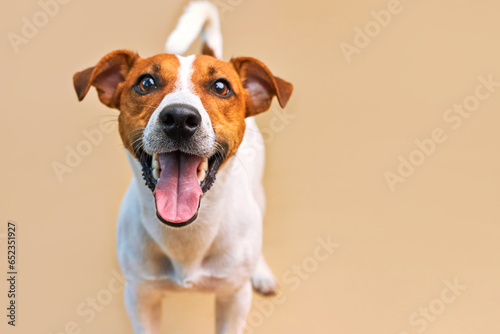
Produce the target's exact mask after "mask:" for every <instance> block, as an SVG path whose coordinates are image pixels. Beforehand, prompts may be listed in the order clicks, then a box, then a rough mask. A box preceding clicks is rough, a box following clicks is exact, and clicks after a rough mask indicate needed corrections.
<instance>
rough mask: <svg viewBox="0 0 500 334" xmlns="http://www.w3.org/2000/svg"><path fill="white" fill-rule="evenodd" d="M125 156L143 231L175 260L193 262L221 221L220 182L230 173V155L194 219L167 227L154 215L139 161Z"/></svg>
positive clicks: (204, 253) (204, 250)
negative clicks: (137, 202) (133, 185)
mask: <svg viewBox="0 0 500 334" xmlns="http://www.w3.org/2000/svg"><path fill="white" fill-rule="evenodd" d="M127 158H128V160H129V163H130V166H131V168H132V171H133V173H134V180H133V181H132V182H136V183H137V187H138V194H139V205H140V208H141V215H142V221H143V224H144V227H145V229H146V231H147V232H148V233H149V235H150V236H151V238H152V239H153V240H155V241H156V243H157V244H158V246H159V247H160V248H161V249H162V251H163V252H164V253H165V254H166V255H168V256H169V258H171V259H172V260H174V261H175V262H179V263H182V264H183V265H189V264H192V265H197V263H194V262H199V261H201V260H202V259H203V258H205V257H206V256H207V255H208V254H209V253H210V247H211V245H212V244H213V242H214V240H215V239H216V238H217V235H218V233H219V230H220V229H221V225H222V217H221V213H222V212H223V210H221V209H222V208H221V207H222V206H223V205H224V202H225V201H224V200H223V198H222V197H223V196H224V186H225V184H226V182H227V181H228V178H229V177H230V174H231V172H230V170H231V167H232V164H233V158H230V159H228V161H227V162H226V163H225V165H224V166H223V167H222V168H221V169H220V170H219V172H218V173H217V182H215V183H214V185H213V186H212V188H211V189H210V190H209V191H208V192H207V193H206V194H205V195H204V197H203V200H202V202H201V207H200V210H199V213H198V218H197V219H196V221H195V222H194V223H192V224H190V225H188V226H185V227H181V228H176V227H169V226H167V225H165V224H163V223H162V222H160V220H158V219H156V208H155V200H154V196H153V193H152V192H151V190H150V189H149V188H148V187H147V186H146V185H145V182H144V179H143V176H142V168H141V165H140V164H139V162H138V161H137V160H136V159H135V157H133V156H132V154H130V153H129V152H128V151H127Z"/></svg>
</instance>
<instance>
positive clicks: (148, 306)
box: [125, 282, 162, 334]
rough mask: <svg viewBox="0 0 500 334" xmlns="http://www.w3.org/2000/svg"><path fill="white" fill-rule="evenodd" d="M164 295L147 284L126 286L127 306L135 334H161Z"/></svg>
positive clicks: (127, 284)
mask: <svg viewBox="0 0 500 334" xmlns="http://www.w3.org/2000/svg"><path fill="white" fill-rule="evenodd" d="M161 299H162V294H161V292H160V291H159V290H158V289H155V288H153V287H151V286H149V285H146V284H136V283H133V282H127V283H126V284H125V306H126V308H127V312H128V315H129V317H130V321H131V322H132V328H133V329H134V334H160V325H161Z"/></svg>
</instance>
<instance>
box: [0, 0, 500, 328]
mask: <svg viewBox="0 0 500 334" xmlns="http://www.w3.org/2000/svg"><path fill="white" fill-rule="evenodd" d="M219 3H222V4H226V7H225V8H226V11H225V12H224V13H223V22H222V26H223V34H224V42H225V44H224V54H225V59H229V58H230V57H231V56H254V57H256V58H259V59H261V60H262V61H264V62H265V63H266V64H267V65H268V66H269V67H270V68H271V69H272V70H273V72H274V73H275V74H276V75H278V76H282V77H283V78H285V79H287V80H289V81H291V82H293V83H294V85H295V93H294V95H293V97H292V99H291V101H290V104H289V106H288V107H287V109H286V113H287V115H292V116H288V118H285V120H286V122H285V123H283V118H279V115H280V114H279V113H277V112H278V111H279V108H278V107H277V104H276V103H275V105H274V107H273V111H271V112H269V113H268V114H266V115H263V116H261V117H259V120H258V121H259V124H260V126H261V128H263V129H265V131H267V132H266V133H267V134H268V135H267V160H268V163H267V166H266V178H265V184H266V189H267V194H268V212H267V215H266V218H265V234H264V243H265V245H264V248H265V253H266V254H267V257H268V259H269V262H270V264H271V266H272V268H273V269H274V272H275V273H276V275H277V276H278V277H279V279H280V282H281V286H282V293H283V297H282V299H280V300H278V301H275V302H270V301H269V300H268V301H267V302H266V301H265V299H263V298H259V297H255V299H254V308H253V311H252V323H253V325H252V327H251V328H250V329H249V332H253V333H342V334H362V333H370V334H416V333H420V332H424V331H425V333H428V334H432V333H436V334H437V333H439V334H442V333H454V334H466V333H474V334H476V333H484V334H487V333H500V322H499V321H498V314H499V311H500V287H499V282H500V267H499V266H500V255H499V254H500V227H499V218H500V212H499V210H498V201H499V200H500V191H499V188H500V184H499V181H500V177H499V172H500V155H499V154H498V152H499V149H500V134H499V132H498V124H499V121H500V115H499V113H498V111H499V109H500V90H499V91H496V92H494V93H493V94H492V95H491V96H490V97H489V98H487V99H485V100H484V101H481V102H480V105H479V107H478V108H477V110H475V111H474V112H472V113H471V116H470V117H469V118H467V119H464V120H463V123H462V124H461V125H460V126H459V127H458V128H457V129H453V128H452V127H451V125H452V123H447V122H445V121H444V120H443V115H444V114H445V112H446V110H447V109H448V108H450V107H452V106H453V105H454V104H459V103H462V102H463V101H464V100H465V99H466V98H468V99H469V101H472V100H470V96H471V95H472V94H474V92H475V88H476V86H477V85H478V84H479V80H478V77H479V76H483V77H484V78H487V77H488V75H490V74H491V75H492V77H493V80H496V81H500V69H499V66H500V65H499V64H500V41H499V37H500V20H499V19H498V12H499V10H500V5H499V3H498V1H487V0H483V1H472V0H470V1H465V0H464V1H457V0H438V1H430V0H418V1H416V0H414V1H410V0H401V6H402V7H401V8H402V10H401V12H400V13H399V14H395V15H393V16H392V20H391V22H390V23H389V24H388V25H387V27H383V28H382V29H381V31H380V32H378V33H377V34H373V35H376V36H374V37H373V38H372V39H371V42H370V43H369V45H367V46H366V47H364V48H362V49H360V50H359V53H357V54H354V55H352V59H351V60H352V61H351V62H350V63H349V62H348V61H347V59H346V58H345V57H344V55H343V54H342V52H341V49H340V45H341V43H343V42H345V43H349V44H353V43H354V38H355V34H356V33H355V28H356V27H360V28H364V27H365V25H366V24H368V26H370V22H371V21H373V17H372V16H371V15H370V12H371V11H372V10H376V11H379V10H381V9H384V8H387V6H388V3H389V1H386V0H376V1H367V0H363V1H348V0H342V1H340V0H334V1H326V0H321V1H289V0H275V1H265V0H254V1H250V0H240V1H237V0H231V1H229V0H220V2H219ZM185 4H186V1H177V0H175V1H165V0H164V1H156V0H155V1H143V2H139V1H98V0H85V1H83V0H73V1H71V2H69V3H68V4H65V5H61V6H60V8H59V11H58V13H56V15H54V17H51V18H50V19H49V20H48V22H47V24H46V25H45V26H43V27H41V28H40V29H39V31H38V33H37V34H36V36H34V37H33V38H30V39H29V40H28V43H27V44H23V45H20V46H19V52H18V53H15V52H14V49H13V48H12V46H11V44H10V43H9V40H8V33H9V32H13V33H17V34H20V33H21V27H22V24H23V21H22V19H23V17H26V18H28V20H32V17H33V15H36V13H37V12H39V11H40V10H41V9H40V8H41V7H40V5H39V4H38V2H37V1H36V0H23V1H6V0H2V3H1V11H0V13H1V14H0V35H1V36H3V37H2V38H1V42H0V43H1V47H2V61H1V62H0V66H1V74H2V75H1V78H2V79H1V81H0V82H1V83H0V85H1V89H0V91H1V94H2V95H1V103H2V108H1V109H2V112H1V113H0V121H1V124H2V132H1V135H0V136H1V137H0V139H1V142H2V151H3V152H2V156H3V158H2V165H1V173H0V175H1V176H0V182H1V193H0V203H1V204H0V206H1V210H0V222H2V223H1V225H0V226H1V227H0V234H5V230H6V223H7V220H8V219H11V220H14V221H16V222H17V223H18V225H19V264H18V268H19V271H20V275H19V287H18V289H19V300H18V306H19V309H18V326H17V327H15V328H14V329H13V328H11V327H8V326H6V324H5V323H6V317H5V316H4V312H5V311H2V312H1V313H2V314H1V317H0V319H2V320H1V324H0V331H1V332H2V333H5V332H6V333H23V334H24V333H26V334H28V333H29V334H33V333H39V334H49V333H52V334H56V333H57V334H59V333H131V328H130V325H129V322H128V319H127V316H126V313H125V309H124V305H123V297H122V294H121V292H119V293H116V292H115V293H112V292H110V291H109V289H108V284H109V283H110V282H111V283H114V275H113V271H114V270H117V269H118V265H117V261H116V254H115V221H116V215H117V211H118V207H119V204H120V200H121V197H122V195H123V193H124V191H125V189H126V187H127V185H128V182H129V179H130V177H131V171H130V170H129V167H128V164H127V162H126V159H125V155H124V152H123V148H122V146H121V143H120V140H119V136H118V133H117V130H116V124H112V123H113V122H114V121H111V122H112V123H111V124H112V125H111V126H112V130H111V131H110V132H109V133H104V134H103V140H102V143H99V144H98V145H95V146H93V147H92V149H91V152H90V154H89V155H87V156H86V157H84V158H83V159H82V161H81V162H80V163H79V165H78V166H76V167H75V168H73V170H72V172H71V173H66V174H64V175H63V177H62V182H59V181H58V179H57V176H56V174H55V173H54V170H53V167H52V163H53V162H54V161H57V162H60V163H65V159H66V154H67V151H66V150H67V147H70V148H72V149H75V148H76V147H77V145H79V143H81V142H82V141H84V140H85V136H84V134H83V132H82V131H90V130H92V129H95V128H98V127H99V124H100V122H102V121H105V120H107V119H109V115H113V116H112V118H113V119H116V113H115V112H114V111H112V110H110V109H107V108H106V107H104V106H103V105H101V104H100V103H99V102H98V100H97V97H96V94H95V92H91V94H89V98H88V99H86V100H85V101H84V103H81V104H80V103H78V102H77V99H76V96H75V93H74V92H73V88H72V82H71V76H72V75H73V73H74V72H75V71H78V70H81V69H83V68H86V67H88V66H91V65H94V64H95V63H96V62H97V61H98V60H99V59H100V57H101V56H103V55H104V54H106V53H107V52H109V51H111V50H114V49H118V48H129V49H132V50H136V51H138V52H139V53H140V54H141V55H143V56H149V55H153V54H156V53H159V52H162V48H163V43H164V41H165V38H166V36H167V33H168V32H169V31H171V29H172V28H173V27H174V25H175V21H176V19H177V17H178V16H179V14H180V13H181V12H182V9H183V7H184V5H185ZM498 88H499V87H497V89H498ZM278 125H279V126H278ZM435 128H441V129H442V130H443V131H444V133H445V135H446V138H447V140H446V141H445V142H444V143H441V144H438V145H437V147H436V149H435V152H434V153H433V154H432V155H431V156H429V157H427V158H426V159H425V161H424V162H423V164H422V165H421V166H418V167H416V168H415V170H414V172H413V174H412V175H411V176H409V177H407V178H405V180H406V181H405V182H404V183H398V184H397V185H396V186H395V190H394V191H391V189H390V187H389V185H388V183H387V182H386V180H385V177H384V173H385V172H387V171H391V172H394V173H395V172H397V169H398V165H399V158H398V157H399V156H400V155H402V156H403V157H405V158H408V157H409V155H410V154H411V153H412V152H414V151H415V150H416V149H417V146H416V144H415V143H414V141H415V140H417V139H418V140H423V139H425V138H429V137H430V136H431V133H432V131H433V129H435ZM415 154H418V153H415ZM328 236H330V238H331V240H333V241H334V242H337V243H339V244H340V246H339V247H338V248H337V249H336V250H335V251H334V252H333V253H332V254H331V255H329V256H328V257H327V258H326V260H324V261H322V262H318V261H317V260H316V259H315V258H314V254H315V249H316V248H317V247H318V245H319V241H318V238H322V239H324V240H326V239H327V238H328ZM0 247H1V255H0V258H1V260H0V265H1V268H2V269H1V272H2V273H4V272H5V271H6V269H5V268H6V261H5V257H6V254H5V240H2V244H1V245H0ZM321 254H322V255H323V253H321ZM303 265H306V268H308V271H309V273H307V276H306V275H304V274H300V275H301V276H300V277H301V278H300V277H299V276H297V275H298V274H293V272H291V270H292V269H293V268H294V266H303ZM2 277H3V274H2ZM455 279H456V280H458V282H459V284H460V285H462V286H466V289H465V291H463V292H462V293H461V294H460V296H458V297H456V298H455V300H454V301H453V302H451V303H449V304H446V306H445V309H444V310H442V309H439V306H440V305H443V303H442V302H440V301H439V300H440V298H441V292H442V291H443V289H445V288H446V284H445V283H444V281H445V280H449V281H450V282H453V281H454V280H455ZM1 282H2V283H1V284H0V289H1V290H0V295H1V296H2V298H0V302H1V303H2V306H1V308H0V309H2V310H4V309H5V307H4V305H6V304H5V303H6V302H7V300H6V298H5V295H6V290H7V286H6V284H5V283H6V282H5V280H4V279H2V280H1ZM115 288H120V284H115ZM113 290H114V289H113ZM110 296H111V298H110V300H109V303H108V304H106V305H104V306H102V305H101V304H100V305H99V306H102V309H100V311H99V312H96V314H95V318H94V319H92V320H90V321H86V320H89V317H88V316H82V315H80V314H79V313H78V312H77V309H78V308H79V307H82V306H81V305H82V303H87V302H88V299H89V298H98V297H99V298H100V300H101V301H103V300H104V301H106V302H108V300H107V299H106V298H107V297H110ZM445 296H446V297H451V296H452V294H449V293H448V294H446V291H445ZM103 298H104V299H103ZM447 300H448V299H447ZM278 302H279V304H278ZM271 304H272V305H274V306H272V307H271V306H270V305H271ZM430 305H431V307H433V310H434V311H433V312H435V313H440V314H436V315H434V316H433V318H432V319H433V321H429V322H428V326H427V328H425V330H423V329H424V328H423V327H424V326H423V324H422V320H420V323H419V325H418V326H416V325H415V323H412V322H410V320H409V318H410V316H411V315H412V314H413V313H414V312H417V314H418V312H420V311H419V310H420V308H423V307H429V306H430ZM83 307H84V309H87V308H85V307H86V306H85V304H84V306H83ZM436 307H437V309H436ZM213 312H214V309H213V298H212V296H211V295H200V294H179V295H173V296H171V297H169V298H168V299H167V300H166V301H165V311H164V314H165V317H164V318H165V319H164V332H165V333H213V329H212V328H213V325H214V319H213ZM441 312H442V313H441ZM431 315H432V313H431ZM415 319H423V318H421V317H420V316H418V318H415ZM415 319H414V320H415ZM72 323H74V324H76V325H74V324H73V325H72ZM424 323H425V321H424ZM72 326H77V327H78V330H77V331H73V330H71V327H72ZM65 327H67V329H69V330H66V329H65Z"/></svg>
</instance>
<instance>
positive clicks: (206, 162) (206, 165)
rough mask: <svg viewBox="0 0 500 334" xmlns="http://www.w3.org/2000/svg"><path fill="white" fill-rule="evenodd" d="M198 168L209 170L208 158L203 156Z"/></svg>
mask: <svg viewBox="0 0 500 334" xmlns="http://www.w3.org/2000/svg"><path fill="white" fill-rule="evenodd" d="M198 170H204V171H205V172H206V171H207V170H208V159H207V158H203V161H202V162H201V164H200V165H199V166H198Z"/></svg>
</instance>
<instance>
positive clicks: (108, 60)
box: [73, 50, 139, 109]
mask: <svg viewBox="0 0 500 334" xmlns="http://www.w3.org/2000/svg"><path fill="white" fill-rule="evenodd" d="M137 58H139V55H138V54H137V53H134V52H132V51H128V50H117V51H113V52H110V53H108V54H107V55H105V56H104V57H103V58H102V59H101V60H100V61H99V63H98V64H97V65H96V66H94V67H90V68H87V69H86V70H83V71H81V72H77V73H75V75H74V76H73V84H74V86H75V90H76V94H77V95H78V100H80V101H81V100H83V99H84V98H85V96H86V95H87V93H88V91H89V89H90V86H94V87H95V88H96V89H97V93H98V95H99V100H101V102H102V103H103V104H105V105H107V106H108V107H110V108H116V109H119V107H120V99H119V96H120V89H119V86H120V84H121V83H122V82H123V81H124V80H125V78H126V77H127V74H128V72H129V71H130V69H131V68H132V66H133V65H134V62H135V61H136V60H137Z"/></svg>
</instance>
